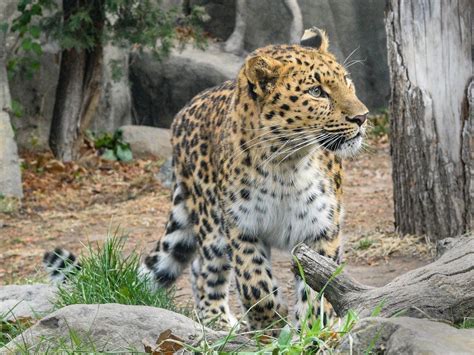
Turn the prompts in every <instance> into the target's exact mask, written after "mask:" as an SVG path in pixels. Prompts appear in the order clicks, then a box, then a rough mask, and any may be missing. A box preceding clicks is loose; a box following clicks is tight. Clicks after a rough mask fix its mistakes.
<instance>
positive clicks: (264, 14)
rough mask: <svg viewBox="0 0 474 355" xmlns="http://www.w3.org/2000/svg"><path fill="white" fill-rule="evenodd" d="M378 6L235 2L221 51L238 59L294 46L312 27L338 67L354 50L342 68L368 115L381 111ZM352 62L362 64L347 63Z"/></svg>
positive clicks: (383, 71)
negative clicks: (326, 37)
mask: <svg viewBox="0 0 474 355" xmlns="http://www.w3.org/2000/svg"><path fill="white" fill-rule="evenodd" d="M298 5H299V6H298ZM384 7H385V3H384V2H383V1H378V0H360V1H353V0H340V1H331V0H321V1H314V0H297V1H296V0H295V1H291V0H259V1H245V0H239V1H238V2H237V13H236V27H235V30H234V32H233V33H232V36H231V37H230V38H229V39H228V40H227V42H226V45H225V48H226V50H228V51H231V52H233V53H239V54H244V53H246V52H249V51H253V50H254V49H256V48H258V47H261V46H264V45H267V44H277V43H295V42H298V40H299V38H300V36H301V34H302V30H303V28H310V27H313V26H317V27H319V28H321V29H324V30H326V31H327V33H328V35H329V39H330V42H331V46H330V49H331V51H333V53H335V55H336V56H337V57H338V59H339V60H340V61H341V62H343V61H344V60H345V59H346V58H347V57H348V56H349V55H350V54H351V53H352V52H353V51H354V50H356V51H355V52H354V53H353V54H352V56H351V58H350V59H349V61H348V62H347V64H348V65H350V72H351V73H352V77H353V80H354V82H355V84H356V87H357V92H358V95H359V96H360V98H361V99H362V101H364V103H365V104H366V105H367V106H368V107H369V108H370V109H371V110H374V109H381V108H386V107H387V105H388V96H389V73H388V65H387V49H386V36H385V26H384ZM353 59H357V60H362V61H363V62H362V63H358V64H351V63H350V60H353Z"/></svg>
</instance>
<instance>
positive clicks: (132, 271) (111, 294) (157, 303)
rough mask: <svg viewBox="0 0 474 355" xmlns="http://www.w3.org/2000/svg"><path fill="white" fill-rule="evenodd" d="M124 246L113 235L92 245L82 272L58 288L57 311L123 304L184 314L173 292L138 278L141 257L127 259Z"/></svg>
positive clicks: (133, 254) (85, 257)
mask: <svg viewBox="0 0 474 355" xmlns="http://www.w3.org/2000/svg"><path fill="white" fill-rule="evenodd" d="M124 243H125V239H124V238H119V237H117V236H112V237H109V238H108V239H107V240H106V241H105V243H104V244H103V245H102V246H98V247H94V248H93V247H92V246H91V245H90V244H89V245H88V247H87V252H86V254H85V255H83V256H82V257H81V269H80V270H79V271H77V272H76V273H75V274H73V275H69V276H68V278H69V279H68V282H67V283H66V284H65V285H60V286H59V288H58V297H57V301H56V304H55V306H56V308H61V307H64V306H68V305H72V304H104V303H120V304H126V305H142V306H153V307H160V308H165V309H169V310H172V311H182V310H178V309H177V306H176V305H175V303H174V301H173V296H174V292H173V290H168V289H163V288H157V287H151V286H150V285H151V284H152V282H150V281H149V280H147V279H146V278H145V277H143V276H139V268H140V257H139V255H138V254H137V253H135V252H132V253H131V254H129V255H128V256H124V255H123V247H124Z"/></svg>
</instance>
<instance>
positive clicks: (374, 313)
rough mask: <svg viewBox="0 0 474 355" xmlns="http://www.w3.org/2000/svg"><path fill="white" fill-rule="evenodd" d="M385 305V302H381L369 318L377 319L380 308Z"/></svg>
mask: <svg viewBox="0 0 474 355" xmlns="http://www.w3.org/2000/svg"><path fill="white" fill-rule="evenodd" d="M384 304H385V300H381V301H380V302H379V303H378V304H377V306H376V307H375V309H374V310H373V311H372V313H371V314H370V316H371V317H377V316H378V315H379V314H380V312H382V308H383V306H384Z"/></svg>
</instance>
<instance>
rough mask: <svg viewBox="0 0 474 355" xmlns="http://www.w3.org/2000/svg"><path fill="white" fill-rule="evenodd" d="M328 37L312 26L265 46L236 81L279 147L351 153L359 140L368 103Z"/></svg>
mask: <svg viewBox="0 0 474 355" xmlns="http://www.w3.org/2000/svg"><path fill="white" fill-rule="evenodd" d="M328 43H329V42H328V38H327V36H326V34H325V33H324V32H323V31H321V30H318V29H311V30H309V31H308V30H307V31H306V32H305V35H304V36H303V39H302V41H301V44H300V45H281V46H279V45H278V46H268V47H265V48H261V49H258V50H256V51H255V52H254V53H252V54H251V55H250V56H249V57H248V58H247V59H246V62H245V65H244V67H243V69H242V71H241V75H243V76H244V78H245V81H246V83H242V80H239V82H240V83H242V85H246V86H247V88H246V89H247V91H248V94H249V96H250V97H251V100H253V102H254V103H255V105H256V106H257V108H258V117H257V118H256V119H257V120H258V127H259V128H260V129H263V130H267V131H269V133H268V135H270V136H273V138H274V143H275V142H278V144H279V148H278V149H279V150H280V151H281V152H285V151H287V152H290V153H291V152H293V153H292V154H298V153H307V152H309V151H311V150H315V149H321V148H322V149H326V150H329V151H332V152H334V153H335V154H337V155H340V156H351V155H354V154H355V153H357V152H358V151H359V149H360V148H361V146H362V142H363V137H364V133H365V129H366V125H367V123H366V119H367V113H368V109H367V107H366V106H365V105H364V104H363V103H362V102H361V101H360V100H359V99H358V98H357V95H356V92H355V88H354V84H353V83H352V80H351V79H350V76H349V73H348V72H347V70H346V69H345V68H344V66H343V65H341V64H339V63H338V62H337V60H336V58H335V57H334V55H333V54H331V53H330V52H329V50H328V45H329V44H328ZM282 146H283V148H282Z"/></svg>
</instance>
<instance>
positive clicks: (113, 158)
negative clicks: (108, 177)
mask: <svg viewBox="0 0 474 355" xmlns="http://www.w3.org/2000/svg"><path fill="white" fill-rule="evenodd" d="M101 157H102V159H105V160H111V161H116V160H117V157H116V156H115V153H114V151H113V150H112V149H106V150H105V151H104V153H102V155H101Z"/></svg>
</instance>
